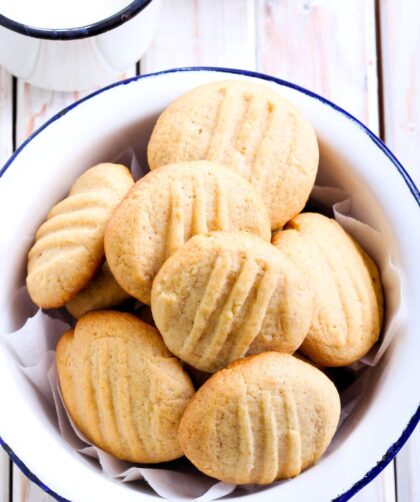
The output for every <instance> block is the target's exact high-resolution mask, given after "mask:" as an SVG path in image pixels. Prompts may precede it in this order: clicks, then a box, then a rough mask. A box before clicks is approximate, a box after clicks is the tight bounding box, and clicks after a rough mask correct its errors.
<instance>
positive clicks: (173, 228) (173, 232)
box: [167, 182, 185, 256]
mask: <svg viewBox="0 0 420 502" xmlns="http://www.w3.org/2000/svg"><path fill="white" fill-rule="evenodd" d="M184 219H185V207H184V192H183V190H182V186H181V185H180V183H178V182H174V183H173V184H172V186H171V192H170V206H169V224H168V237H167V239H168V242H167V246H168V248H167V256H171V255H172V254H173V253H175V251H177V250H178V249H179V248H180V247H181V246H182V245H183V244H184V242H185V227H184Z"/></svg>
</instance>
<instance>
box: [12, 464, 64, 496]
mask: <svg viewBox="0 0 420 502" xmlns="http://www.w3.org/2000/svg"><path fill="white" fill-rule="evenodd" d="M12 496H13V498H12V500H13V502H53V501H54V499H53V498H52V497H51V496H50V495H48V494H47V493H45V492H44V490H42V489H41V488H40V487H39V486H37V485H35V484H34V483H32V482H31V481H29V479H28V478H27V477H26V476H24V475H23V474H22V472H21V471H20V470H19V469H18V468H15V469H14V471H13V491H12Z"/></svg>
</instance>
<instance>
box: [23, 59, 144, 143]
mask: <svg viewBox="0 0 420 502" xmlns="http://www.w3.org/2000/svg"><path fill="white" fill-rule="evenodd" d="M135 74H136V71H135V67H134V66H133V68H132V69H131V70H130V71H127V72H125V73H123V74H121V75H120V80H123V79H124V78H129V77H132V76H134V75H135ZM91 92H92V90H89V91H83V92H55V91H49V90H46V89H40V88H39V87H35V86H33V85H30V84H28V83H26V82H24V81H23V80H18V85H17V118H16V143H17V145H18V146H19V145H20V144H21V143H22V142H23V141H24V140H25V139H26V138H27V137H28V136H29V135H30V134H32V133H33V132H34V131H36V130H37V129H38V127H39V126H41V125H42V124H44V123H45V122H46V121H47V120H48V119H50V118H51V117H52V116H53V115H55V114H56V113H58V112H59V111H61V110H62V109H63V108H65V107H66V106H69V105H70V104H72V103H74V102H75V101H77V100H78V99H80V98H82V97H83V96H86V95H88V94H90V93H91Z"/></svg>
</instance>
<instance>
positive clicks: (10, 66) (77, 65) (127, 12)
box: [0, 0, 161, 91]
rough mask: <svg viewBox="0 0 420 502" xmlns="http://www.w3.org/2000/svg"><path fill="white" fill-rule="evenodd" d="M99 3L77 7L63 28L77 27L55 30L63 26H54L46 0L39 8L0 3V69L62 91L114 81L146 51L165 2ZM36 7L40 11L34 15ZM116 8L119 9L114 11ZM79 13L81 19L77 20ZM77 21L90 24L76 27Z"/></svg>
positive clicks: (22, 1) (25, 0)
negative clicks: (78, 13) (78, 12)
mask: <svg viewBox="0 0 420 502" xmlns="http://www.w3.org/2000/svg"><path fill="white" fill-rule="evenodd" d="M43 1H44V2H45V5H43ZM9 2H11V3H9ZM96 3H97V4H98V8H96V10H94V9H93V4H90V3H88V4H86V3H85V6H83V2H82V1H78V2H73V3H72V7H71V10H70V9H69V11H68V13H65V15H63V19H66V22H65V23H64V25H65V24H69V23H70V26H71V23H72V22H73V23H76V24H75V26H77V27H59V28H57V27H56V26H57V25H59V24H60V23H58V22H56V26H54V24H52V23H53V22H54V20H53V18H52V17H51V15H49V14H48V13H49V12H50V13H51V9H48V8H46V5H47V4H48V0H41V2H40V3H35V4H34V2H33V1H32V0H18V1H16V0H0V65H2V66H4V67H5V68H6V69H7V70H8V71H9V72H10V73H12V74H13V75H15V76H16V77H19V78H22V79H24V80H26V81H28V82H29V83H31V84H33V85H36V86H38V87H43V88H46V89H53V90H58V91H76V90H83V89H89V88H92V87H95V86H99V85H104V84H107V83H110V82H112V81H114V80H115V78H116V76H117V75H118V74H120V73H121V72H123V71H124V70H126V69H127V68H129V67H130V66H131V65H132V64H134V63H135V62H136V61H138V60H139V59H140V58H141V56H142V55H143V54H144V52H145V51H146V49H147V47H148V45H149V44H150V42H151V40H152V38H153V35H154V33H155V31H156V27H157V24H158V19H159V12H160V6H161V0H134V1H132V2H129V1H128V0H127V1H126V2H124V0H114V1H113V2H112V1H111V2H108V5H107V9H105V10H104V5H105V4H107V2H99V3H98V2H96ZM18 4H19V8H20V9H21V10H20V12H19V9H18V8H16V6H17V5H18ZM34 5H38V6H39V8H38V10H33V9H34ZM55 5H57V4H55ZM113 6H114V8H115V9H118V10H117V11H115V12H112V10H111V9H112V7H113ZM121 6H123V7H122V8H121ZM43 7H44V8H43ZM88 8H89V9H90V11H91V12H90V17H89V13H88V12H87V9H88ZM10 9H14V12H13V11H12V10H10ZM30 9H32V11H31V12H29V11H28V10H30ZM77 9H80V10H81V11H82V15H81V16H80V15H79V16H76V15H75V14H77ZM70 14H72V16H70ZM12 15H13V16H14V18H12V17H11V16H12ZM104 15H105V16H106V17H103V16H104ZM65 16H66V17H65ZM92 16H96V20H95V18H94V17H92ZM56 17H57V16H56ZM98 19H99V20H98ZM77 20H88V21H89V22H88V24H84V25H78V24H77ZM32 21H33V22H32ZM61 25H63V22H61ZM45 26H47V27H45Z"/></svg>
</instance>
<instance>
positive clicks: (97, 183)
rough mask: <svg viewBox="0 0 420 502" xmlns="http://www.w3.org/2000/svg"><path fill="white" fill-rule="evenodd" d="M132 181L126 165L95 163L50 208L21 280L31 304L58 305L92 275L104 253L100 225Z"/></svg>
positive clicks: (102, 226)
mask: <svg viewBox="0 0 420 502" xmlns="http://www.w3.org/2000/svg"><path fill="white" fill-rule="evenodd" d="M133 184H134V181H133V178H132V176H131V174H130V172H129V171H128V169H127V168H126V167H124V166H122V165H119V164H99V165H97V166H95V167H92V168H90V169H88V170H87V171H86V172H84V173H83V174H82V175H81V176H80V177H79V178H78V179H77V180H76V182H75V183H74V185H73V186H72V188H71V190H70V194H69V196H68V197H67V198H66V199H64V200H62V201H61V202H59V203H58V204H57V205H56V206H54V207H53V208H52V209H51V211H50V212H49V213H48V216H47V221H46V222H45V223H43V224H42V225H41V226H40V227H39V229H38V231H37V233H36V236H35V244H34V245H33V247H32V249H31V250H30V251H29V254H28V275H27V278H26V285H27V287H28V291H29V294H30V296H31V298H32V300H33V302H34V303H35V304H36V305H38V306H39V307H42V308H54V307H62V306H64V305H65V304H66V303H67V302H68V301H70V300H71V299H72V298H73V297H74V296H76V294H77V293H78V292H79V291H80V290H81V289H83V288H84V287H85V286H86V284H87V283H88V282H89V281H90V279H91V278H92V277H93V276H94V275H95V273H96V271H97V270H98V268H99V267H100V265H101V263H102V261H103V258H104V231H105V225H106V223H107V222H108V220H109V218H110V217H111V214H112V212H113V211H114V209H115V208H116V207H117V206H118V204H119V203H120V202H121V200H122V199H123V197H124V195H125V194H126V193H127V191H128V190H129V189H130V187H131V186H132V185H133Z"/></svg>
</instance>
